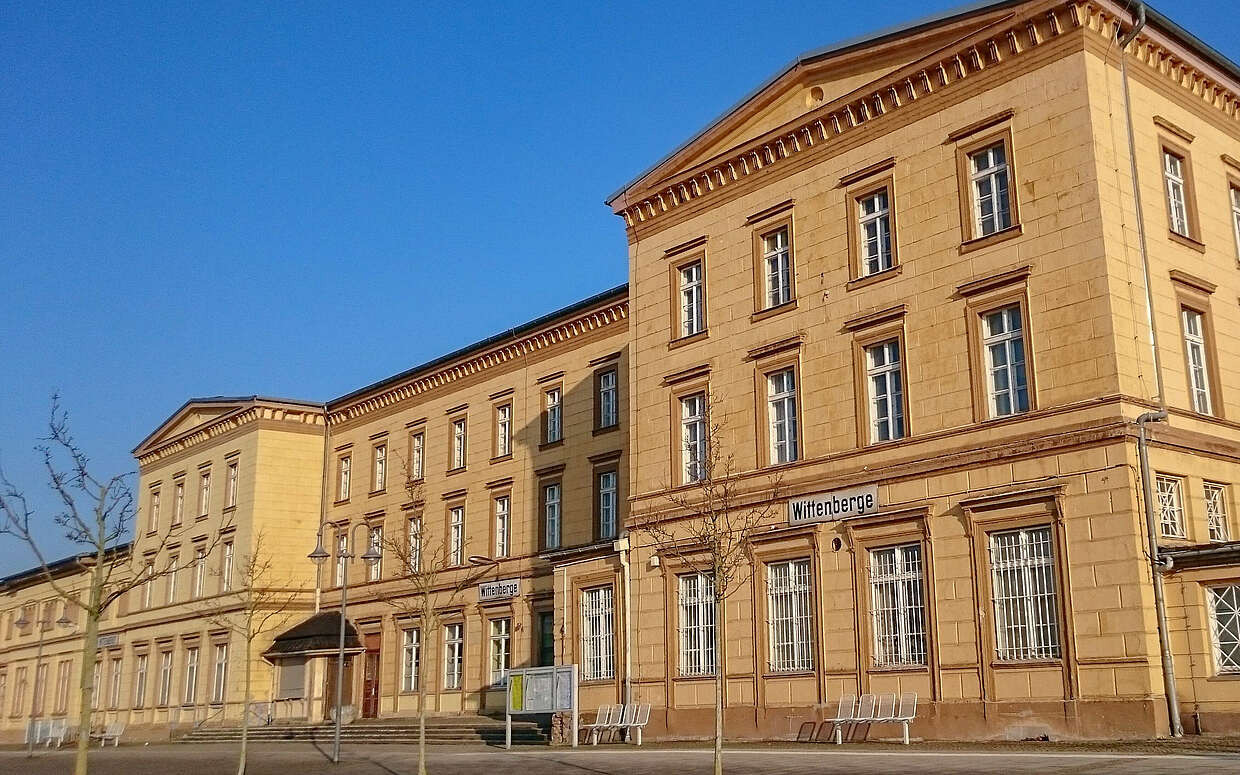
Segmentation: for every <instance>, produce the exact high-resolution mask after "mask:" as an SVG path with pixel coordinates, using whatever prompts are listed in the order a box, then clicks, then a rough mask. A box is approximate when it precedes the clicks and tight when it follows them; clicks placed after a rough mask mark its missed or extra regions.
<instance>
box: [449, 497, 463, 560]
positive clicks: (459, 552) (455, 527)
mask: <svg viewBox="0 0 1240 775" xmlns="http://www.w3.org/2000/svg"><path fill="white" fill-rule="evenodd" d="M448 522H449V530H448V533H449V536H450V539H451V543H450V544H449V551H450V555H451V556H450V557H449V558H448V559H449V561H450V562H451V563H452V564H453V565H464V564H465V507H464V506H453V507H452V508H451V509H449V510H448Z"/></svg>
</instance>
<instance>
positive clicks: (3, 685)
mask: <svg viewBox="0 0 1240 775" xmlns="http://www.w3.org/2000/svg"><path fill="white" fill-rule="evenodd" d="M8 688H9V675H8V673H3V672H0V713H3V712H4V700H5V696H6V693H7V691H8Z"/></svg>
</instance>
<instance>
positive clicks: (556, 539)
mask: <svg viewBox="0 0 1240 775" xmlns="http://www.w3.org/2000/svg"><path fill="white" fill-rule="evenodd" d="M563 496H564V488H563V487H562V486H561V484H560V483H559V482H550V483H547V484H544V485H543V531H544V532H543V539H544V545H545V547H546V548H547V549H559V548H560V529H561V525H562V523H563V516H564V515H563V511H562V501H563Z"/></svg>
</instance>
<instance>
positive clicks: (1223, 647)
mask: <svg viewBox="0 0 1240 775" xmlns="http://www.w3.org/2000/svg"><path fill="white" fill-rule="evenodd" d="M1210 613H1211V617H1210V619H1211V624H1212V625H1213V630H1214V666H1215V668H1216V669H1217V670H1218V672H1220V673H1240V584H1228V585H1227V586H1223V587H1213V588H1211V589H1210Z"/></svg>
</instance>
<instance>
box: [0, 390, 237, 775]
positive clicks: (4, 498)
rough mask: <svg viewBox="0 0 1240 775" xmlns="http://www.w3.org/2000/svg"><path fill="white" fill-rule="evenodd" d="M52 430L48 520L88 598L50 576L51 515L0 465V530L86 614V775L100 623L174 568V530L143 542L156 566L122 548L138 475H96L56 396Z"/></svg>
mask: <svg viewBox="0 0 1240 775" xmlns="http://www.w3.org/2000/svg"><path fill="white" fill-rule="evenodd" d="M47 427H48V433H47V436H45V437H42V438H41V439H40V443H39V445H38V446H36V447H35V450H36V452H38V454H39V456H40V459H41V462H42V464H43V468H44V470H45V472H46V474H47V478H48V484H49V486H50V487H51V489H52V491H53V492H54V493H55V494H56V498H57V499H58V501H59V504H60V508H59V510H58V511H56V512H55V513H54V514H53V515H52V516H51V518H50V522H51V523H52V524H53V525H55V526H56V528H58V529H59V530H60V531H62V533H63V535H64V537H65V539H66V540H67V541H68V542H69V544H70V545H72V546H73V547H75V548H76V549H77V553H76V557H75V559H76V561H77V565H78V567H79V568H80V569H81V571H82V572H83V574H84V575H85V578H86V586H85V599H83V597H82V594H81V592H80V591H79V589H76V588H73V587H72V586H70V585H67V584H66V583H65V582H64V580H63V579H58V578H57V577H56V575H55V574H53V572H52V569H51V562H49V560H48V558H47V555H46V554H45V553H44V551H43V550H42V548H41V547H40V543H39V542H40V540H41V539H40V538H39V537H38V536H37V535H36V533H41V532H42V531H40V530H39V527H40V525H41V524H42V525H46V523H47V521H48V520H47V518H46V517H43V518H40V517H38V516H37V515H36V513H35V511H34V510H33V508H32V507H31V505H30V503H29V501H28V500H27V499H26V496H25V493H24V492H23V491H22V490H21V489H19V488H18V487H17V486H16V485H15V484H14V483H13V482H12V481H10V480H9V478H8V476H7V475H5V473H4V472H3V471H2V470H0V534H8V535H11V536H13V537H15V538H16V539H18V540H19V541H21V542H22V543H24V544H26V546H27V547H29V549H30V551H31V552H33V554H34V556H35V560H36V562H37V566H36V567H37V568H38V571H39V572H40V574H41V576H42V577H43V578H44V580H46V581H47V583H48V584H49V585H50V586H51V588H52V590H53V592H54V594H55V596H56V597H57V598H59V599H60V600H61V601H63V602H64V604H65V607H66V609H67V610H80V611H81V612H82V613H83V614H84V615H85V617H86V629H85V632H84V633H83V637H82V650H81V665H80V667H81V678H80V680H79V682H78V734H77V754H76V757H75V759H74V765H73V772H74V775H86V773H87V752H88V751H89V750H90V731H91V717H92V714H93V712H94V695H95V687H94V672H95V671H94V665H95V660H96V658H97V657H98V654H99V621H100V619H101V618H102V617H103V615H104V614H105V613H106V612H107V610H108V608H110V607H111V606H112V605H113V604H114V603H116V602H117V601H118V600H120V599H121V598H122V597H124V596H125V595H127V594H129V593H130V592H132V591H133V590H135V589H137V588H138V587H140V586H142V585H143V584H153V583H154V582H155V579H157V578H159V577H161V576H165V575H167V574H169V573H174V572H175V571H176V569H175V566H173V565H171V563H170V561H169V560H168V559H167V553H166V552H164V551H163V550H164V548H165V547H166V546H167V544H168V541H169V539H171V538H172V537H173V536H174V535H175V533H174V528H171V527H170V528H169V529H167V530H166V531H164V532H163V534H162V535H161V536H159V538H158V541H157V542H156V543H155V544H154V546H153V547H152V545H147V546H146V547H144V549H145V550H146V553H147V554H150V553H151V552H152V551H153V552H154V553H155V556H156V557H159V556H161V555H162V556H163V557H164V558H165V559H164V561H163V564H162V565H161V566H160V567H158V568H157V567H156V565H155V564H154V563H144V562H143V561H142V559H141V557H139V556H138V555H137V554H136V553H135V552H133V551H131V550H129V551H127V550H124V549H123V547H124V540H125V539H126V538H127V537H128V536H129V535H130V531H131V530H132V528H133V521H134V517H135V515H136V514H137V506H136V504H135V502H134V492H133V485H132V484H131V481H132V479H133V474H132V473H123V474H116V475H114V476H112V477H109V478H106V479H105V478H99V477H97V476H96V475H95V474H93V473H92V472H91V470H90V459H89V458H88V457H87V456H86V453H85V452H84V451H83V450H82V448H81V447H80V446H78V443H77V442H76V441H75V440H74V438H73V436H72V434H71V433H70V432H69V422H68V413H67V412H65V411H64V410H63V409H62V408H61V406H60V396H58V395H54V396H52V408H51V414H50V416H49V418H48V423H47ZM216 542H218V538H217V540H216ZM214 544H215V542H213V544H212V546H214ZM210 551H211V548H210V547H206V548H205V551H204V556H205V555H206V554H209V553H210ZM73 578H77V577H73Z"/></svg>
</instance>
